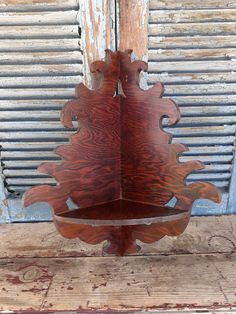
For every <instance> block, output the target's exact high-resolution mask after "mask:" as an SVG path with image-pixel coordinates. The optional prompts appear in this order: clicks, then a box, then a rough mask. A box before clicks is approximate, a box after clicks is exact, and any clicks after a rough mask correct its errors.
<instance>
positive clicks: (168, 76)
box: [148, 72, 236, 87]
mask: <svg viewBox="0 0 236 314" xmlns="http://www.w3.org/2000/svg"><path fill="white" fill-rule="evenodd" d="M148 81H149V83H151V84H153V83H156V82H157V81H161V82H162V83H164V84H165V87H166V86H167V85H169V84H172V85H174V84H189V85H191V84H199V83H200V84H208V83H220V82H224V83H221V84H222V85H223V84H225V83H228V82H229V83H230V82H236V73H235V72H216V73H215V72H208V73H196V72H195V73H167V72H162V73H155V74H151V73H150V74H149V76H148Z"/></svg>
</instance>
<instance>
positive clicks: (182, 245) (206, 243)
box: [0, 215, 236, 258]
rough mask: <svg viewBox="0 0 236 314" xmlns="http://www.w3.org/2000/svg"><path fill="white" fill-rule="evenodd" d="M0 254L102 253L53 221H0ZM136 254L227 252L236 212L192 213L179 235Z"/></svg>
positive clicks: (234, 237) (235, 239) (235, 236)
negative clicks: (65, 233)
mask: <svg viewBox="0 0 236 314" xmlns="http://www.w3.org/2000/svg"><path fill="white" fill-rule="evenodd" d="M0 239H1V241H0V258H14V257H80V256H101V252H102V246H103V243H101V244H98V245H89V244H86V243H84V242H82V241H80V240H79V239H73V240H68V239H65V238H63V237H61V236H60V235H59V234H58V233H57V231H56V229H55V227H54V225H53V223H21V224H18V223H17V224H2V225H0ZM141 246H142V249H141V251H140V252H139V253H138V255H153V254H166V255H172V254H174V255H176V254H201V253H230V252H232V251H235V249H236V215H228V216H226V215H225V216H218V217H216V216H214V217H213V216H211V217H192V218H191V220H190V223H189V225H188V227H187V229H186V230H185V232H184V233H183V234H182V235H181V236H179V237H165V238H163V239H161V240H160V241H159V242H157V243H154V244H142V245H141Z"/></svg>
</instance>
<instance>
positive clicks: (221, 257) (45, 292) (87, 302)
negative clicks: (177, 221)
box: [0, 253, 236, 314]
mask: <svg viewBox="0 0 236 314" xmlns="http://www.w3.org/2000/svg"><path fill="white" fill-rule="evenodd" d="M235 255H236V254H235V253H233V254H227V256H226V254H217V253H212V254H180V255H172V256H158V255H154V256H130V257H124V258H111V257H92V258H91V257H87V258H86V257H80V258H75V257H69V258H63V257H61V258H15V259H11V260H9V259H8V260H7V259H2V260H1V263H0V270H1V275H0V276H1V281H0V290H1V295H0V311H1V312H2V313H9V312H12V313H18V314H26V313H27V314H29V313H30V314H36V313H37V314H38V313H54V312H55V313H60V312H64V313H65V312H67V313H146V314H148V313H153V314H157V313H159V314H162V313H171V314H177V313H182V314H183V313H186V314H196V313H211V314H213V313H217V314H233V313H234V314H235V310H236V296H235V281H236V273H235V267H236V256H235Z"/></svg>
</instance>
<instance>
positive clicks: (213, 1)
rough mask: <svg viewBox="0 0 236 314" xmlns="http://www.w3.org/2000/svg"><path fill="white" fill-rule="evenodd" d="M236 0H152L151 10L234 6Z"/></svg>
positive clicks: (150, 2) (150, 3)
mask: <svg viewBox="0 0 236 314" xmlns="http://www.w3.org/2000/svg"><path fill="white" fill-rule="evenodd" d="M235 6H236V5H235V1H234V0H205V1H201V2H196V1H195V0H181V1H175V0H168V1H166V0H158V1H157V0H150V1H149V7H150V10H155V9H200V8H234V7H235Z"/></svg>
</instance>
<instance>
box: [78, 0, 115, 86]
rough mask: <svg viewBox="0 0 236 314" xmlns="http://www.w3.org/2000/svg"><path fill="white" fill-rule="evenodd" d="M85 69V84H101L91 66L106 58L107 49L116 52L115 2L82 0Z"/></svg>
mask: <svg viewBox="0 0 236 314" xmlns="http://www.w3.org/2000/svg"><path fill="white" fill-rule="evenodd" d="M80 24H81V28H82V44H81V45H82V49H83V57H84V58H83V67H84V73H85V84H86V85H87V86H88V87H92V86H93V85H94V86H96V85H97V84H99V76H96V75H95V76H91V73H90V69H89V65H90V64H91V63H92V62H93V61H95V60H100V59H102V58H104V57H105V52H104V51H105V49H111V50H115V1H109V0H104V1H99V0H95V1H94V0H93V1H92V0H80Z"/></svg>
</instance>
